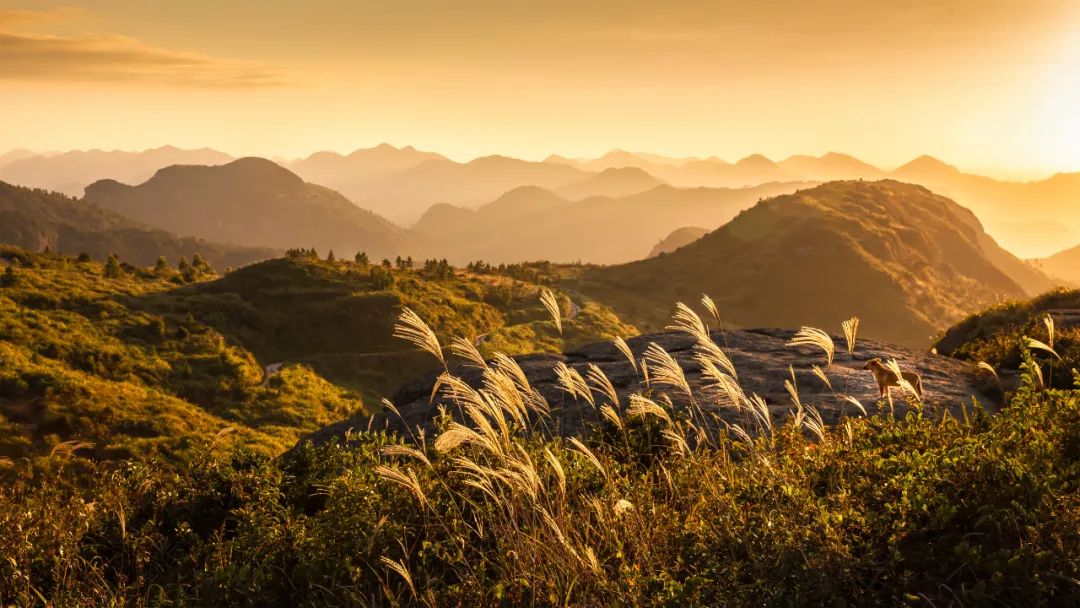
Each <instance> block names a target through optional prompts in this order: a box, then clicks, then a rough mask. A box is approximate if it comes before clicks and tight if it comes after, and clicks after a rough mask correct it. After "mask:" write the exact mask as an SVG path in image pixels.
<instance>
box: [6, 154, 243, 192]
mask: <svg viewBox="0 0 1080 608" xmlns="http://www.w3.org/2000/svg"><path fill="white" fill-rule="evenodd" d="M14 152H15V154H13V153H8V154H6V155H4V156H3V157H0V180H3V181H6V182H10V183H13V184H18V185H20V186H29V187H31V188H44V189H46V190H55V191H56V192H63V193H65V194H70V195H71V196H82V194H83V188H85V187H86V186H87V185H88V184H90V183H91V182H95V181H98V180H101V179H114V180H117V181H120V182H124V183H139V182H143V181H145V180H147V179H148V178H149V177H150V176H152V175H153V174H154V172H156V171H157V170H158V169H162V168H164V167H168V166H170V165H220V164H223V163H227V162H229V161H231V160H233V158H232V157H231V156H229V155H228V154H225V153H223V152H218V151H217V150H211V149H209V148H203V149H200V150H182V149H180V148H176V147H174V146H162V147H160V148H154V149H152V150H145V151H142V152H124V151H120V150H72V151H70V152H63V153H59V154H32V153H28V152H26V151H25V150H21V151H20V150H16V151H14Z"/></svg>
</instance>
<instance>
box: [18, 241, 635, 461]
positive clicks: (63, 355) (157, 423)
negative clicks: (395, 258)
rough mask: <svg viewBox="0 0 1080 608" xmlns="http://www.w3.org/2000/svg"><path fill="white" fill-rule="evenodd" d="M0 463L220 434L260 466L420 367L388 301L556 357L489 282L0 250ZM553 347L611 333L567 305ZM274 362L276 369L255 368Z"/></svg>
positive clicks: (537, 327) (340, 266) (532, 290)
mask: <svg viewBox="0 0 1080 608" xmlns="http://www.w3.org/2000/svg"><path fill="white" fill-rule="evenodd" d="M0 266H2V268H0V362H2V364H0V429H2V430H0V456H7V457H23V456H30V457H34V456H40V455H43V454H48V452H49V451H50V450H51V449H52V448H54V447H55V446H56V445H58V444H60V443H61V442H64V441H67V440H74V439H78V440H82V441H90V442H92V443H94V444H95V448H94V451H93V453H94V454H95V455H96V456H98V457H100V458H113V459H118V458H135V459H139V460H144V459H147V458H151V457H154V456H158V457H160V458H162V459H163V460H165V461H168V462H173V463H176V462H182V461H186V460H187V459H189V458H190V456H191V455H192V450H193V449H194V448H195V447H196V446H198V445H202V444H203V443H204V442H205V441H206V440H207V439H208V438H212V437H213V436H214V434H215V433H216V432H218V431H220V430H221V429H223V428H226V427H233V428H235V429H237V437H238V439H239V441H240V443H242V444H243V445H246V446H248V447H250V448H251V449H254V450H255V451H257V452H261V453H265V454H276V453H279V452H281V451H282V450H283V449H285V448H287V447H289V446H291V445H293V444H294V443H295V442H296V440H297V438H298V437H299V436H301V435H303V434H304V433H306V432H310V431H311V430H314V429H316V428H319V427H321V426H325V425H327V424H329V423H331V422H335V421H337V420H341V419H344V418H346V417H348V416H349V415H352V414H355V413H357V412H358V411H360V410H361V409H362V408H365V407H369V408H370V407H377V404H378V402H379V399H380V398H382V397H384V396H387V395H389V394H391V393H392V392H393V391H394V390H395V389H396V388H397V385H398V384H399V383H400V382H401V381H402V380H405V379H409V378H412V377H414V376H416V375H418V374H420V373H424V372H427V371H430V370H431V369H432V366H433V363H432V361H431V359H430V358H429V357H425V356H422V355H420V354H419V353H418V352H417V351H415V350H413V349H410V348H409V346H408V345H407V344H404V343H402V342H400V341H398V340H396V339H394V338H393V337H392V333H393V325H394V322H395V320H396V319H397V316H398V314H399V312H400V310H401V307H402V306H409V307H412V308H414V309H415V310H417V311H418V312H419V313H421V314H424V315H425V316H426V318H428V319H429V320H430V321H431V323H432V325H433V327H435V328H436V330H437V331H438V332H439V333H440V335H446V334H447V333H449V332H453V333H454V334H457V335H467V336H478V335H479V334H481V333H487V334H488V336H487V337H486V339H485V341H484V343H483V344H481V350H484V351H485V352H489V351H488V349H490V348H494V347H497V348H499V349H500V350H504V351H508V352H512V353H517V352H531V351H536V350H559V349H561V348H562V347H563V346H564V341H563V340H562V339H560V337H559V335H558V333H557V332H555V330H554V328H553V326H552V323H551V321H550V320H548V317H547V316H546V313H545V312H544V310H543V307H542V305H541V304H539V302H537V301H536V297H537V290H538V288H537V286H536V285H533V284H530V283H526V282H524V281H519V280H515V279H511V278H509V277H506V276H498V275H472V274H465V273H456V272H454V271H447V270H445V269H444V270H442V271H441V274H440V273H438V272H436V271H432V272H428V271H425V270H424V269H422V268H421V269H418V270H415V271H414V270H407V269H397V268H393V269H386V268H383V267H382V266H371V265H361V264H357V263H355V262H340V261H339V262H327V261H319V260H315V259H310V258H306V257H294V258H288V259H275V260H269V261H266V262H263V263H259V264H254V265H251V266H247V267H245V268H242V269H240V270H237V271H235V272H233V273H231V274H229V275H226V276H224V277H219V276H217V275H216V274H214V273H213V271H212V270H211V269H210V268H209V267H207V266H205V265H197V266H195V267H193V268H189V269H187V270H186V271H185V272H183V273H181V272H178V271H176V270H172V269H168V268H162V269H158V270H147V269H142V268H137V267H131V266H126V265H112V266H111V267H109V266H107V265H102V264H99V263H96V262H79V261H77V260H74V259H72V258H68V257H63V256H59V255H53V254H33V253H29V252H26V251H25V250H21V249H16V248H11V247H4V248H2V249H0ZM563 305H564V307H565V309H566V311H567V313H568V314H569V312H570V310H571V309H572V308H575V307H576V309H580V310H581V312H580V313H579V314H577V315H576V317H575V318H574V319H568V320H567V321H566V323H565V328H564V329H565V336H566V339H565V344H576V343H582V342H586V341H593V340H596V339H605V338H612V337H614V336H615V335H629V334H631V333H633V332H634V330H633V328H631V327H628V326H626V325H623V324H622V323H620V322H619V320H618V319H617V318H615V317H614V315H613V314H611V312H610V311H609V310H607V309H605V308H603V307H601V306H599V305H597V304H595V303H592V302H589V301H587V300H584V299H580V298H579V299H577V300H576V301H575V304H574V305H571V304H570V303H569V301H568V300H567V298H566V297H565V295H564V296H563ZM274 363H282V364H283V366H282V369H281V371H280V373H278V374H269V375H268V374H267V373H266V370H265V369H264V368H265V367H266V366H267V365H270V364H274Z"/></svg>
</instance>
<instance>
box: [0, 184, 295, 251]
mask: <svg viewBox="0 0 1080 608" xmlns="http://www.w3.org/2000/svg"><path fill="white" fill-rule="evenodd" d="M0 243H6V244H10V245H16V246H18V247H23V248H26V249H30V250H31V251H41V250H42V249H49V250H52V251H53V252H55V253H66V254H69V255H76V254H78V255H85V256H87V257H93V258H94V259H97V260H106V259H107V258H108V257H109V255H112V254H115V255H116V256H117V257H119V258H120V259H121V260H125V261H127V262H130V263H132V264H138V265H140V266H145V265H150V264H153V263H154V261H155V260H156V259H157V258H158V257H160V256H165V257H166V258H167V259H170V260H176V259H177V258H179V257H180V256H187V257H191V256H193V255H195V254H196V253H201V254H202V255H203V256H204V257H205V258H206V259H207V260H208V261H209V263H211V264H216V265H218V267H219V268H225V267H226V266H240V265H243V264H250V263H251V262H254V261H257V260H263V259H266V258H269V257H273V255H274V251H273V250H272V249H264V248H254V247H237V246H232V245H222V244H218V243H210V242H207V241H203V240H200V239H195V238H181V237H178V236H175V235H174V234H170V233H168V232H165V231H164V230H153V229H150V228H147V227H145V226H143V225H141V224H137V223H135V222H133V221H131V220H130V219H127V218H125V217H121V216H119V215H115V214H113V213H111V212H109V211H106V210H104V209H101V208H99V207H97V206H95V205H90V204H86V203H84V202H82V201H79V200H78V199H75V198H72V197H69V196H66V195H63V194H59V193H56V192H48V191H45V190H39V189H31V188H22V187H19V186H12V185H10V184H6V183H4V182H0Z"/></svg>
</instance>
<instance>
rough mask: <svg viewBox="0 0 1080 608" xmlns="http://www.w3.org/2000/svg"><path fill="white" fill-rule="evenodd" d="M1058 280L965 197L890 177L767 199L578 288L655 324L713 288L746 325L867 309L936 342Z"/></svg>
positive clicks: (599, 271)
mask: <svg viewBox="0 0 1080 608" xmlns="http://www.w3.org/2000/svg"><path fill="white" fill-rule="evenodd" d="M1052 284H1053V282H1052V281H1051V280H1050V279H1049V278H1047V277H1045V276H1044V275H1041V274H1040V273H1039V272H1038V271H1036V270H1034V269H1033V268H1031V267H1030V266H1028V265H1026V264H1024V263H1023V262H1021V261H1020V260H1017V259H1016V258H1015V257H1014V256H1011V255H1010V254H1008V253H1007V252H1005V251H1004V250H1002V249H1001V248H1000V247H998V246H997V245H996V243H994V242H993V240H992V239H990V238H989V237H988V236H986V234H985V233H984V232H983V231H982V229H981V227H980V226H979V223H978V221H977V220H975V218H974V216H973V215H971V213H970V212H969V211H967V210H966V209H964V208H963V207H960V206H959V205H957V204H956V203H954V202H952V201H950V200H948V199H946V198H944V197H941V196H937V195H935V194H933V193H931V192H930V191H928V190H926V189H925V188H922V187H920V186H913V185H910V184H903V183H900V182H895V181H890V180H885V181H879V182H858V181H855V182H831V183H828V184H824V185H822V186H819V187H816V188H813V189H809V190H802V191H800V192H798V193H796V194H793V195H786V196H779V197H776V198H773V199H769V200H766V201H763V202H761V203H759V204H758V205H756V206H755V207H753V208H752V209H749V210H747V211H745V212H743V213H741V214H739V216H738V217H736V218H735V219H734V220H732V221H731V222H730V223H728V224H726V225H725V226H723V227H722V228H720V229H719V230H716V231H714V232H711V233H710V234H708V235H706V236H705V237H704V238H701V239H699V240H697V241H695V242H694V243H691V244H690V245H687V246H685V247H683V248H681V249H679V250H678V251H675V252H673V253H671V254H668V255H664V256H660V257H657V258H651V259H647V260H642V261H639V262H634V263H631V264H625V265H621V266H613V267H601V268H596V269H592V270H589V271H587V272H585V273H584V274H583V275H582V277H581V279H580V281H579V287H578V288H579V289H581V290H582V291H585V292H587V293H589V294H591V295H593V296H594V297H596V298H598V299H600V300H602V301H604V302H606V303H608V304H611V305H612V306H614V307H615V308H616V310H618V311H620V312H621V314H623V315H625V316H626V317H627V318H629V319H633V320H635V322H636V323H638V324H639V325H641V326H644V327H657V326H659V325H660V324H662V323H663V322H664V320H665V319H666V317H667V315H668V313H669V311H670V306H671V304H670V303H671V302H673V301H677V300H682V301H686V302H697V301H698V300H699V299H700V297H701V294H703V293H704V294H708V295H710V296H711V297H712V298H713V299H714V301H715V302H716V305H717V307H718V308H719V311H720V314H721V316H722V318H723V319H724V320H725V321H726V322H728V323H731V324H733V325H736V326H743V327H755V326H770V327H792V326H798V325H801V324H810V325H814V326H818V327H839V326H840V323H841V321H843V320H844V319H846V318H848V317H850V316H852V315H857V316H859V317H861V318H862V319H863V320H864V321H865V322H866V326H867V327H872V328H874V330H873V331H874V336H873V337H877V338H881V339H886V340H889V341H893V342H897V343H900V344H905V345H926V344H929V342H930V340H931V339H932V337H933V336H934V334H936V333H937V332H939V331H941V330H942V329H944V327H945V326H946V325H947V324H948V323H949V321H952V320H958V319H960V318H962V317H963V316H965V315H966V314H969V313H970V312H971V311H973V310H977V309H979V308H980V307H983V306H986V305H989V304H992V303H994V302H997V301H999V300H1001V299H1003V298H1018V297H1024V296H1026V295H1033V294H1034V293H1039V292H1041V291H1045V290H1047V289H1049V288H1050V287H1051V286H1052Z"/></svg>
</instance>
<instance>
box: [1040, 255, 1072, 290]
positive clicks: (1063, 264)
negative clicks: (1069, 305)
mask: <svg viewBox="0 0 1080 608" xmlns="http://www.w3.org/2000/svg"><path fill="white" fill-rule="evenodd" d="M1035 265H1036V266H1037V267H1039V268H1040V269H1041V270H1043V271H1044V272H1046V273H1047V274H1049V275H1051V276H1055V277H1058V278H1060V279H1064V280H1066V281H1068V282H1070V283H1072V284H1073V285H1077V286H1080V245H1077V246H1076V247H1072V248H1070V249H1066V250H1065V251H1059V252H1058V253H1055V254H1054V255H1052V256H1049V257H1047V258H1043V259H1041V260H1036V261H1035Z"/></svg>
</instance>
